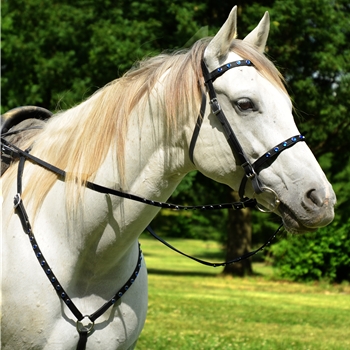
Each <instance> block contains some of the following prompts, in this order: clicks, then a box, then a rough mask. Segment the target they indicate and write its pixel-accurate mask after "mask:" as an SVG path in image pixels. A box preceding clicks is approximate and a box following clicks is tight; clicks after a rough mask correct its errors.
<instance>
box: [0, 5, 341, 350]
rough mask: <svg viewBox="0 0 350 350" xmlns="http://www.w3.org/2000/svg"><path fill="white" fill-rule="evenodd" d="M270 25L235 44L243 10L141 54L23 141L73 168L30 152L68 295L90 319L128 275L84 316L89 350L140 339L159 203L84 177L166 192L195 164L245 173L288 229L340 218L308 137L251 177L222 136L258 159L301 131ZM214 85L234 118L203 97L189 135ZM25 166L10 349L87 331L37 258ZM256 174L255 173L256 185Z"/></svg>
mask: <svg viewBox="0 0 350 350" xmlns="http://www.w3.org/2000/svg"><path fill="white" fill-rule="evenodd" d="M268 31H269V16H268V13H266V14H265V15H264V17H263V19H262V20H261V22H260V23H259V25H258V26H257V28H256V29H255V30H253V31H252V32H251V33H250V34H249V35H248V36H247V37H246V38H245V39H244V40H238V39H235V35H236V7H235V8H233V10H232V11H231V13H230V15H229V18H228V20H227V21H226V22H225V24H224V25H223V27H222V28H221V29H220V31H219V32H218V33H217V35H216V36H215V37H214V38H213V39H212V40H211V41H209V40H201V41H199V42H197V43H196V44H195V45H194V46H193V47H192V48H191V49H190V50H188V51H187V52H183V51H182V52H178V53H176V54H173V55H165V54H164V55H160V56H157V57H154V58H151V59H148V60H145V61H144V62H141V63H140V66H139V67H138V68H137V69H134V70H131V71H130V72H128V73H127V74H126V75H125V76H123V77H122V78H120V79H118V80H115V81H113V82H112V83H110V84H109V85H107V86H106V87H104V88H102V89H101V90H99V91H98V92H97V93H96V94H94V95H93V96H92V97H91V98H89V99H88V100H87V101H85V102H83V103H82V104H80V105H78V106H76V107H74V108H72V109H70V110H67V111H65V112H62V113H59V114H57V115H54V116H53V117H51V118H50V120H49V121H48V122H47V123H46V125H45V127H44V129H43V130H42V131H40V132H39V133H38V134H37V135H36V137H35V139H34V140H27V142H26V145H23V147H29V146H32V149H31V151H30V154H31V155H33V156H35V157H38V158H40V159H42V160H44V161H46V162H48V163H50V164H53V165H54V166H56V167H58V168H60V169H63V170H64V171H66V178H65V181H62V179H60V178H59V176H58V175H57V174H55V173H53V172H51V171H48V170H46V169H45V168H43V167H41V166H38V165H37V164H35V162H34V161H31V160H27V161H26V162H25V166H24V171H23V179H22V184H23V186H22V187H23V194H22V196H21V198H22V202H21V203H23V205H24V206H25V208H26V211H27V213H28V218H29V220H30V223H31V225H32V229H33V232H34V234H35V238H36V242H37V244H38V245H39V246H40V252H39V253H40V254H41V253H42V254H43V256H45V258H46V259H47V263H48V264H50V268H51V269H52V271H53V272H54V273H55V276H56V277H57V280H59V282H60V284H61V286H62V288H64V291H65V293H66V294H67V296H68V295H69V298H70V302H73V303H74V305H75V306H76V307H77V308H78V309H79V310H80V312H81V313H82V315H86V314H87V315H91V313H92V312H94V311H95V310H97V309H99V308H100V307H101V306H102V305H103V304H105V303H106V302H107V303H108V302H109V301H111V298H112V299H113V296H114V295H115V293H116V292H117V291H119V290H120V289H121V288H122V287H123V286H124V284H125V283H126V282H130V283H129V284H130V287H129V288H128V290H127V291H125V293H123V295H122V297H121V298H119V299H118V300H112V301H111V304H113V305H112V306H111V307H109V308H107V310H106V311H105V312H103V313H102V315H100V317H98V318H97V319H96V320H95V319H94V320H93V321H94V322H95V324H94V325H92V321H91V320H90V319H89V317H85V318H83V319H82V320H81V322H78V329H79V330H80V333H81V334H83V333H84V334H85V333H86V332H87V331H88V334H87V335H88V341H87V344H86V348H87V349H133V348H134V347H135V345H136V342H137V339H138V337H139V335H140V333H141V330H142V328H143V325H144V322H145V318H146V312H147V270H146V266H145V264H144V262H143V261H142V262H141V267H140V270H139V273H138V275H137V276H136V274H135V266H136V265H137V264H138V260H139V246H138V237H139V236H140V234H141V233H142V232H143V230H144V229H145V227H146V226H147V225H148V224H149V222H150V221H151V220H152V219H153V218H154V216H155V215H156V214H157V212H158V210H159V208H156V207H153V206H149V205H146V204H143V203H139V202H134V201H131V200H129V199H125V198H120V197H118V196H112V195H103V194H100V193H98V192H96V191H93V190H91V189H88V188H86V186H85V185H86V182H87V181H93V182H94V183H97V184H100V185H103V186H106V187H109V188H114V189H122V190H123V191H126V192H129V193H134V194H137V195H139V196H141V197H144V198H149V199H152V200H156V201H165V200H167V198H169V196H170V195H171V193H172V192H173V191H174V189H175V188H176V186H177V185H178V184H179V183H180V181H181V180H182V179H183V177H184V176H185V175H186V174H187V173H188V172H190V171H193V170H199V171H200V172H202V173H203V174H205V175H206V176H208V177H209V178H211V179H214V180H215V181H218V182H221V183H224V184H227V185H229V186H230V187H231V188H233V189H236V190H238V189H239V187H240V183H241V180H242V178H245V177H246V175H247V177H249V178H251V179H253V181H252V182H251V181H249V180H248V182H247V186H243V187H244V188H243V189H241V192H243V193H244V194H245V195H246V196H253V195H256V198H257V200H258V202H260V204H262V205H264V206H265V207H266V206H270V207H272V209H273V210H274V211H275V212H276V214H278V215H279V216H281V218H282V220H283V223H284V226H285V228H286V229H287V230H289V231H291V232H296V233H297V232H305V231H312V230H315V229H317V228H318V227H322V226H325V225H327V224H328V223H330V222H331V221H332V219H333V216H334V212H333V206H334V204H335V195H334V192H333V190H332V187H331V185H330V184H329V183H328V181H327V179H326V177H325V175H324V173H323V172H322V170H321V168H320V166H319V165H318V163H317V161H316V159H315V157H314V156H313V154H312V153H311V151H310V149H309V148H308V147H307V145H306V143H305V142H295V145H294V144H293V147H289V146H290V145H289V144H288V149H286V150H285V151H284V152H283V153H281V154H280V155H279V156H278V158H275V159H274V161H273V162H270V163H264V164H263V166H261V167H260V168H259V169H255V170H256V172H254V171H253V170H254V169H253V170H252V169H251V167H250V169H249V171H248V172H247V171H246V170H244V168H245V166H247V164H242V156H241V155H240V154H239V151H237V150H234V151H232V149H231V147H230V145H229V143H228V142H227V140H226V137H228V134H229V131H227V130H224V129H227V128H229V127H230V128H232V130H233V131H234V134H235V137H236V138H237V140H238V142H239V144H240V145H241V146H242V149H243V151H244V156H245V157H246V159H247V161H248V163H249V164H250V165H251V164H252V163H254V162H255V161H256V160H257V159H259V157H261V156H262V155H265V153H266V152H267V150H270V149H272V150H273V149H274V148H273V147H275V148H276V147H277V146H276V145H278V146H279V147H280V148H281V147H283V143H284V142H285V144H287V142H294V141H295V139H294V141H290V138H291V137H292V136H295V135H299V131H298V130H297V127H296V125H295V123H294V120H293V116H292V104H291V101H290V99H289V97H288V94H287V92H286V90H285V88H284V86H283V83H282V82H281V78H280V76H279V73H278V72H277V70H276V68H275V67H274V66H273V64H272V63H271V62H270V61H269V60H268V59H267V58H265V57H264V55H263V51H264V48H265V44H266V40H267V37H268ZM202 59H203V60H204V63H205V67H204V70H205V69H208V70H209V72H212V71H214V73H213V76H214V77H213V79H212V80H210V77H209V78H208V76H207V77H206V80H208V79H209V81H207V86H206V87H205V86H204V78H203V73H202V67H201V61H202ZM237 62H238V63H237ZM241 62H243V63H244V64H242V65H241V66H240V63H241ZM250 62H251V63H252V64H250ZM228 63H233V66H234V67H233V69H228V68H231V66H226V64H228ZM218 67H221V68H220V69H221V71H220V69H219V70H217V68H218ZM225 67H226V68H225ZM222 70H224V73H225V74H222V75H221V73H220V72H222ZM210 84H213V87H214V89H215V92H216V94H217V95H216V97H217V101H218V103H219V104H220V106H221V109H222V111H223V112H224V114H225V116H226V118H227V120H228V122H229V126H227V125H224V126H223V125H222V123H221V122H220V120H219V119H218V118H217V116H216V115H215V113H216V112H217V111H216V110H215V108H219V107H218V106H219V105H218V104H216V100H215V99H214V100H213V101H211V102H210V103H207V102H205V104H206V109H205V112H204V113H203V118H200V119H203V120H202V125H201V127H200V129H199V128H198V130H197V138H195V143H194V142H193V141H192V142H191V139H192V135H193V131H194V128H195V124H196V120H197V116H198V113H199V109H200V106H201V98H202V91H206V88H207V89H209V85H210ZM205 94H206V93H205ZM210 99H212V98H210ZM215 104H216V105H215ZM211 107H212V108H213V110H211ZM213 111H214V112H215V113H214V112H213ZM192 140H193V139H192ZM285 140H287V141H285ZM288 140H289V141H288ZM297 141H299V140H297ZM194 145H195V147H193V146H194ZM191 147H192V149H191V152H189V149H190V148H191ZM21 148H22V147H21ZM275 152H277V150H275ZM270 153H271V152H270ZM268 156H269V154H267V155H266V157H268ZM191 159H192V160H193V162H192V161H191ZM249 164H248V165H249ZM241 165H243V166H241ZM17 169H18V162H15V163H14V164H13V165H12V166H11V167H10V168H9V170H7V171H6V173H5V174H4V175H3V190H4V196H3V223H2V229H3V230H2V233H3V235H2V256H3V269H2V334H1V336H2V348H3V349H4V350H8V349H11V350H12V349H55V350H56V349H57V350H58V349H62V350H67V349H74V348H76V346H77V343H78V338H79V335H80V334H79V333H78V331H77V329H76V323H77V319H76V316H75V315H74V313H72V311H71V309H69V307H68V304H69V300H67V299H66V298H67V296H61V294H60V292H59V291H57V292H58V293H59V298H58V297H57V294H56V292H55V290H54V289H53V288H52V287H51V286H50V284H52V285H53V287H54V288H56V287H57V286H56V285H55V283H53V282H52V281H50V280H49V279H48V276H46V274H45V272H44V271H43V268H42V266H40V264H41V263H40V261H41V260H40V258H39V257H36V256H35V254H37V250H38V248H37V246H36V244H33V242H30V241H29V240H28V236H29V237H30V236H31V235H30V234H29V235H28V234H25V233H24V232H23V227H22V225H21V220H20V218H19V215H16V213H15V212H14V208H13V197H14V195H15V194H16V193H17V192H19V191H18V189H17V180H16V177H17V176H16V174H17ZM252 173H253V174H252ZM254 178H255V179H256V178H258V179H259V181H258V182H256V183H255V186H254ZM251 184H253V186H252V185H251ZM254 192H257V193H254ZM261 192H262V193H261ZM257 194H259V195H257ZM17 203H18V202H17ZM278 203H279V205H277V204H278ZM17 213H18V212H17ZM31 245H33V246H34V247H33V249H34V253H35V254H34V253H33V251H32V250H33V249H32V248H31ZM40 254H39V255H40ZM38 261H39V263H38ZM44 263H45V262H44ZM136 270H137V268H136ZM48 273H50V271H49V272H48ZM133 274H134V275H133ZM130 276H134V277H135V278H131V277H130ZM136 277H137V278H136ZM131 279H132V281H131ZM132 282H133V283H132ZM57 289H59V287H57ZM84 327H85V328H84ZM85 340H86V339H85ZM81 341H82V342H84V340H81ZM84 346H85V345H84ZM84 346H83V347H84ZM83 347H82V348H83Z"/></svg>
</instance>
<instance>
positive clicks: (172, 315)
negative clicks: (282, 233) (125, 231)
mask: <svg viewBox="0 0 350 350" xmlns="http://www.w3.org/2000/svg"><path fill="white" fill-rule="evenodd" d="M169 241H170V242H171V244H174V245H176V247H179V248H180V249H183V250H185V251H186V252H188V253H190V254H194V255H196V256H197V257H200V258H203V259H211V260H213V261H214V260H216V261H218V260H219V261H221V260H222V257H221V256H220V255H221V254H220V253H221V247H220V245H219V244H217V243H215V242H203V241H197V240H176V239H171V240H169ZM141 243H142V248H143V251H144V254H145V259H146V263H147V267H148V269H149V271H150V274H149V310H148V317H147V321H146V325H145V328H144V330H143V332H142V334H141V337H140V339H139V342H138V346H137V349H138V350H144V349H150V350H153V349H158V350H159V349H168V350H171V349H195V350H202V349H203V350H207V349H208V350H209V349H222V350H225V349H311V350H313V349H314V350H319V349H321V350H328V349H334V350H341V349H344V350H345V349H350V339H349V329H350V287H349V286H348V285H341V286H332V285H327V284H320V283H314V284H297V283H290V282H286V281H276V280H274V279H271V273H272V270H271V267H269V266H264V265H263V264H259V265H257V264H255V265H254V270H255V271H257V272H259V274H265V275H258V276H256V277H247V278H243V279H241V278H233V277H224V276H222V275H220V273H221V271H222V268H210V267H206V266H202V265H199V264H197V263H196V262H194V261H191V260H189V259H187V258H185V257H181V256H180V255H178V254H176V253H174V252H172V251H170V250H169V249H168V248H166V247H164V246H162V245H161V244H160V243H158V242H157V241H155V240H151V239H149V238H146V237H145V238H143V239H141ZM266 274H268V275H269V276H267V275H266Z"/></svg>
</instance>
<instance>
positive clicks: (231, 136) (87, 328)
mask: <svg viewBox="0 0 350 350" xmlns="http://www.w3.org/2000/svg"><path fill="white" fill-rule="evenodd" d="M241 66H253V64H252V63H251V62H250V61H249V60H239V61H235V62H231V63H227V64H225V65H223V66H221V67H219V68H217V69H216V70H214V71H213V72H211V73H209V72H208V69H207V67H206V65H205V63H204V61H202V70H203V76H204V81H205V85H206V87H207V89H208V94H209V97H210V102H209V103H210V105H211V110H212V113H213V114H215V115H216V116H217V117H218V119H219V121H220V123H221V124H222V126H223V129H224V133H225V136H226V138H227V141H228V143H229V145H230V147H231V150H232V152H233V155H237V156H238V158H239V161H240V163H241V166H242V168H243V169H244V172H245V177H244V178H243V180H242V182H241V185H240V189H239V194H240V198H241V201H240V202H236V203H224V204H212V205H202V206H180V205H175V204H170V203H163V202H159V201H153V200H149V199H146V198H142V197H139V196H136V195H133V194H129V193H126V192H123V191H120V190H115V189H111V188H107V187H104V186H101V185H98V184H95V183H93V182H89V181H88V182H87V183H86V187H87V188H89V189H91V190H93V191H96V192H99V193H104V194H108V195H110V194H111V195H115V196H118V197H123V198H127V199H130V200H134V201H138V202H141V203H144V204H148V205H152V206H156V207H160V208H168V209H175V210H189V209H192V210H196V209H200V210H215V209H227V208H229V209H234V210H239V209H243V208H252V207H255V206H256V205H257V201H256V200H255V199H249V198H246V197H245V196H244V192H245V186H246V183H247V180H248V179H250V180H251V181H252V184H253V188H254V191H255V193H257V194H258V193H261V192H263V191H266V190H267V191H270V192H272V193H273V194H274V195H275V196H276V202H277V195H276V194H275V192H274V191H273V190H271V189H268V188H266V187H264V186H263V184H262V183H261V181H260V179H259V176H258V173H259V170H261V167H262V166H263V165H264V164H265V163H266V162H268V161H274V160H275V159H276V158H277V157H278V155H279V154H280V153H281V152H282V151H284V150H285V149H287V148H289V147H292V146H294V145H295V144H296V143H297V142H299V141H304V139H305V138H304V136H302V135H297V136H293V137H292V138H290V139H288V140H286V141H283V142H281V143H280V144H278V145H277V146H275V147H274V148H272V149H271V150H269V151H268V152H266V153H265V154H264V155H262V156H261V157H260V158H258V159H257V160H256V161H255V162H254V163H251V162H250V161H249V159H248V157H247V156H246V154H245V153H244V151H243V148H242V147H241V145H240V143H239V141H238V139H237V137H236V136H235V133H234V132H233V130H232V128H231V126H230V124H229V123H228V121H227V118H226V116H225V114H224V112H223V111H222V109H221V107H220V105H219V103H218V100H217V98H216V93H215V90H214V87H213V81H214V80H215V79H217V78H218V77H220V76H221V75H222V74H224V73H225V72H226V71H227V70H229V69H231V68H234V67H241ZM205 107H206V94H205V93H204V92H202V103H201V108H200V113H199V116H198V120H197V123H196V126H195V129H194V132H193V136H192V139H191V143H190V147H189V156H190V159H191V161H192V162H193V152H194V147H195V144H196V140H197V138H198V135H199V131H200V127H201V123H202V120H203V117H204V113H205ZM21 131H22V130H21ZM10 133H11V132H9V133H7V134H6V133H5V134H2V135H1V143H2V144H1V152H2V155H4V156H6V157H9V158H12V159H14V158H19V163H18V174H17V194H16V196H15V199H14V207H15V211H16V213H17V214H18V216H19V218H20V220H21V223H22V227H23V230H24V232H25V233H26V234H27V235H28V237H29V240H30V244H31V246H32V248H33V251H34V253H35V255H36V258H37V260H38V262H39V264H40V265H41V267H42V269H43V270H44V272H45V274H46V276H47V277H48V278H49V280H50V282H51V284H52V286H53V287H54V289H55V291H56V293H57V295H58V297H59V298H60V299H61V300H62V301H63V302H64V303H65V304H66V305H67V307H68V308H69V309H70V310H71V312H72V313H73V315H74V316H75V317H76V318H77V322H76V325H77V331H78V333H79V342H78V345H77V349H79V350H81V349H85V347H86V343H87V338H88V336H89V335H90V334H91V333H92V332H93V331H94V322H95V320H96V319H97V318H98V317H100V316H101V315H102V314H103V313H104V312H105V311H107V310H108V309H109V308H110V307H111V306H112V305H114V304H115V303H116V301H117V300H118V299H120V298H121V297H122V295H123V294H124V293H125V292H126V291H127V290H128V289H129V287H131V285H132V284H133V283H134V281H135V279H136V278H137V276H138V274H139V271H140V267H141V260H142V254H141V249H140V247H139V254H138V260H137V263H136V267H135V269H134V271H133V273H132V275H131V277H130V278H129V279H128V281H127V282H126V283H125V284H124V285H123V287H122V288H121V289H120V290H118V292H117V293H116V294H114V296H113V297H112V298H111V299H110V300H109V301H108V302H106V303H105V304H104V305H102V306H101V307H100V308H99V309H98V310H97V311H95V312H94V313H92V314H90V315H84V314H82V313H81V312H80V311H79V310H78V308H77V307H76V306H75V304H74V303H73V302H72V300H71V299H70V297H69V296H68V294H67V293H66V291H65V290H64V288H63V287H62V285H61V284H60V283H59V281H58V280H57V277H56V276H55V274H54V273H53V271H52V269H51V268H50V266H49V264H48V262H47V261H46V259H45V258H44V256H43V254H42V252H41V250H40V248H39V245H38V243H37V241H36V239H35V236H34V233H33V231H32V228H31V224H30V221H29V218H28V215H27V212H26V209H25V206H24V203H23V201H22V198H21V193H22V176H23V170H24V164H25V161H26V160H30V161H31V162H33V163H34V164H37V165H39V166H41V167H43V168H45V169H47V170H49V171H51V172H53V173H55V174H57V175H58V177H59V178H60V179H61V180H65V177H66V173H65V171H63V170H61V169H59V168H57V167H55V166H53V165H51V164H49V163H47V162H45V161H43V160H41V159H39V158H37V157H35V156H33V155H31V154H30V153H29V151H30V150H29V149H28V150H25V151H23V150H21V149H19V148H18V147H16V146H15V145H13V144H11V143H9V142H8V141H7V140H6V139H5V138H4V137H5V136H6V135H9V134H10ZM282 226H283V224H281V225H280V226H279V228H278V229H277V230H276V232H275V233H274V234H273V235H272V236H271V237H270V238H269V240H268V241H267V242H266V243H265V244H264V245H262V246H261V247H260V248H258V249H256V250H254V251H252V252H249V253H247V254H244V255H242V256H240V257H238V258H236V259H232V260H230V261H226V262H223V263H212V262H208V261H204V260H201V259H198V258H195V257H192V256H189V255H187V254H185V253H183V252H181V251H179V250H178V249H176V248H174V247H173V246H172V245H170V244H169V243H168V242H166V241H165V240H163V239H162V238H161V237H159V236H158V235H156V233H155V232H154V231H153V230H152V228H151V227H150V226H148V227H147V230H148V231H149V232H150V234H151V235H152V236H153V237H155V238H156V239H157V240H159V241H160V242H161V243H163V244H165V245H166V246H167V247H169V248H171V249H173V250H174V251H176V252H177V253H180V254H182V255H184V256H186V257H188V258H190V259H193V260H195V261H197V262H199V263H201V264H204V265H207V266H213V267H217V266H225V265H228V264H232V263H236V262H238V261H241V260H243V259H247V258H249V257H251V256H252V255H254V254H256V253H257V252H259V251H261V250H262V249H263V248H264V247H265V246H267V245H268V244H270V242H271V241H272V240H273V239H274V238H275V236H276V234H277V233H278V232H279V231H280V229H281V227H282ZM86 319H88V320H89V321H90V323H89V324H84V323H83V321H86Z"/></svg>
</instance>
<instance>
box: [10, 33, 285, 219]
mask: <svg viewBox="0 0 350 350" xmlns="http://www.w3.org/2000/svg"><path fill="white" fill-rule="evenodd" d="M208 43H209V39H203V40H200V41H198V42H197V43H195V44H194V45H193V47H192V48H191V49H190V50H187V51H179V52H176V53H173V54H161V55H159V56H156V57H153V58H149V59H146V60H144V61H141V62H139V64H138V66H137V67H135V68H133V69H131V70H130V71H129V72H127V73H126V74H125V75H124V76H123V77H121V78H119V79H116V80H114V81H112V82H111V83H109V84H108V85H106V86H105V87H104V88H102V89H100V90H98V91H97V92H96V93H95V94H94V95H92V96H91V97H90V98H89V99H87V100H86V101H85V102H83V103H81V104H80V105H78V106H76V107H74V108H72V109H69V110H67V111H65V112H61V113H58V114H56V115H55V116H53V117H52V118H51V119H50V120H49V122H48V123H47V125H46V127H45V128H44V130H43V131H42V132H41V133H40V134H38V135H37V136H36V138H35V140H29V141H28V143H27V145H26V147H28V146H30V145H31V144H32V143H33V141H34V143H33V149H32V151H31V153H32V154H33V155H35V156H36V157H38V158H41V159H43V160H45V161H47V162H49V163H51V164H53V165H54V166H56V167H58V168H60V169H63V170H65V171H66V172H67V178H66V199H67V205H68V206H69V207H70V208H71V207H72V206H73V208H74V207H75V205H76V204H77V203H78V202H79V201H80V200H81V199H82V196H83V192H84V183H85V182H86V181H88V180H89V181H93V180H94V177H95V175H96V173H97V171H98V169H99V167H100V166H101V164H102V163H103V161H104V160H105V158H106V156H107V153H108V152H109V150H110V149H111V147H113V148H112V149H113V150H115V152H116V156H117V164H118V173H119V181H120V183H121V184H123V179H125V176H126V174H125V167H124V162H125V160H124V154H125V135H126V131H127V128H128V116H129V115H130V113H131V112H134V111H138V110H140V111H142V105H143V104H145V103H146V102H147V98H148V97H149V96H150V94H151V92H152V90H153V89H154V87H155V85H156V84H157V83H158V82H159V81H160V79H161V78H162V77H164V75H165V74H166V77H165V78H164V79H163V80H162V86H163V88H164V91H163V94H162V96H163V101H161V103H159V105H160V106H161V108H163V110H162V113H161V114H160V115H164V116H165V118H166V120H165V125H166V130H167V131H168V134H167V136H168V138H169V140H170V139H171V135H172V134H175V132H174V130H176V129H177V128H180V127H181V126H182V125H183V120H180V119H179V118H185V117H186V116H193V118H196V116H197V114H198V111H199V106H200V98H201V92H200V91H201V86H203V77H202V72H201V59H202V57H203V53H204V50H205V48H206V46H207V45H208ZM231 49H232V51H234V52H235V53H237V54H238V55H240V56H242V58H244V59H249V60H251V61H252V63H253V64H254V65H255V67H256V69H257V70H258V71H259V72H260V73H261V74H262V75H263V76H264V77H265V78H267V79H268V80H269V81H271V82H272V83H273V84H274V85H276V86H277V87H278V88H280V89H282V90H283V91H285V92H286V90H285V88H284V85H283V81H282V79H281V76H280V74H279V72H278V71H277V69H276V68H275V66H274V65H273V64H272V63H271V62H270V61H269V60H268V59H267V58H266V57H265V56H264V55H262V54H260V53H259V52H258V51H257V50H255V49H254V48H253V47H251V46H249V45H248V44H247V43H245V42H244V41H241V40H237V39H235V40H234V41H233V43H232V47H231ZM140 114H141V115H142V113H140ZM193 122H194V121H193ZM170 130H171V132H170ZM16 168H17V167H16V166H12V168H10V169H9V170H8V171H7V172H6V173H5V175H4V188H9V186H8V184H9V182H7V181H10V180H11V179H13V178H14V176H15V172H16ZM56 181H57V176H56V175H55V174H53V173H51V172H49V171H47V170H45V169H43V168H41V167H39V166H37V167H36V169H35V171H33V173H32V175H31V178H30V179H29V181H28V184H27V186H26V188H25V190H24V193H23V198H24V199H25V200H26V201H27V202H31V203H32V204H33V208H34V212H35V213H36V212H37V211H38V209H39V208H40V204H41V203H42V202H43V200H44V198H45V197H46V195H47V193H48V192H49V190H50V189H51V188H52V186H53V185H54V183H55V182H56ZM37 184H40V186H38V185H37Z"/></svg>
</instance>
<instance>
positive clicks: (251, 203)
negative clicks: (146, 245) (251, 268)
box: [1, 139, 256, 210]
mask: <svg viewBox="0 0 350 350" xmlns="http://www.w3.org/2000/svg"><path fill="white" fill-rule="evenodd" d="M1 141H2V143H3V144H2V152H4V153H5V154H9V155H11V157H17V158H19V157H21V156H23V157H25V158H26V159H29V160H30V161H32V162H33V163H35V164H37V165H40V166H41V167H43V168H45V169H47V170H49V171H51V172H53V173H55V174H57V175H58V176H59V178H60V179H62V180H64V179H65V177H66V172H65V171H63V170H61V169H59V168H57V167H55V166H53V165H52V164H49V163H47V162H45V161H43V160H41V159H39V158H37V157H35V156H33V155H31V154H30V153H28V152H25V151H23V150H21V149H19V148H18V147H16V146H15V145H13V144H11V143H9V142H8V141H6V140H5V139H1ZM85 185H86V187H87V188H89V189H91V190H93V191H96V192H99V193H103V194H111V195H114V196H118V197H122V198H126V199H130V200H133V201H136V202H140V203H144V204H147V205H151V206H155V207H159V208H163V209H174V210H220V209H234V210H239V209H243V208H254V207H255V206H256V200H255V199H250V198H245V199H244V200H242V201H240V202H234V203H220V204H207V205H193V206H183V205H177V204H172V203H164V202H159V201H154V200H150V199H147V198H142V197H139V196H137V195H134V194H131V193H127V192H124V191H120V190H116V189H113V188H108V187H105V186H102V185H98V184H96V183H93V182H90V181H87V182H86V184H85Z"/></svg>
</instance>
